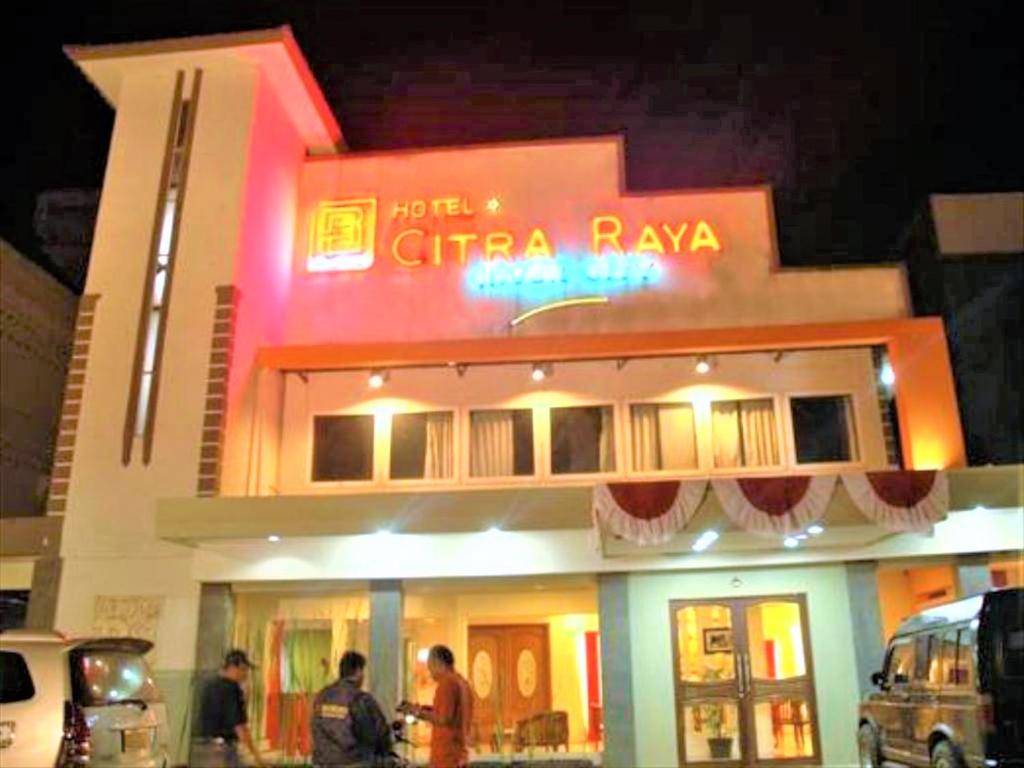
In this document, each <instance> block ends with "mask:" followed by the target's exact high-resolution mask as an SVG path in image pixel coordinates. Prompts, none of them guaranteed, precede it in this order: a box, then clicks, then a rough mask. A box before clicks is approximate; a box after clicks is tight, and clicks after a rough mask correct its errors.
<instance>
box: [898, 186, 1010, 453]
mask: <svg viewBox="0 0 1024 768" xmlns="http://www.w3.org/2000/svg"><path fill="white" fill-rule="evenodd" d="M904 254H905V257H906V260H907V267H908V271H909V276H910V287H911V293H912V297H913V302H914V312H915V313H916V314H918V315H941V316H942V318H943V320H945V323H946V333H947V336H948V338H949V351H950V356H951V358H952V363H953V374H954V376H955V378H956V386H957V399H958V401H959V403H960V418H961V420H962V421H963V427H964V439H965V440H966V443H967V456H968V460H969V461H970V463H971V464H972V465H981V464H1014V463H1020V462H1022V461H1024V420H1022V418H1021V410H1022V408H1021V404H1022V402H1024V391H1022V379H1024V338H1022V334H1024V321H1022V313H1021V306H1022V299H1024V193H1020V192H1015V193H1005V194H984V195H981V194H978V195H932V196H931V198H930V200H929V203H928V205H927V206H926V207H924V208H922V210H921V211H920V212H919V213H918V215H917V216H916V218H915V219H914V221H913V222H912V224H911V226H910V229H909V232H908V236H907V239H906V242H905V246H904Z"/></svg>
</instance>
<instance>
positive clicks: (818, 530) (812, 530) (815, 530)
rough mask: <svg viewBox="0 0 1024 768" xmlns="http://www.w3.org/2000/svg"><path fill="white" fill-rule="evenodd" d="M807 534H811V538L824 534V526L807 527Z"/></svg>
mask: <svg viewBox="0 0 1024 768" xmlns="http://www.w3.org/2000/svg"><path fill="white" fill-rule="evenodd" d="M807 532H808V533H809V534H811V536H821V534H823V533H824V532H825V526H823V525H818V524H817V523H815V524H814V525H808V526H807Z"/></svg>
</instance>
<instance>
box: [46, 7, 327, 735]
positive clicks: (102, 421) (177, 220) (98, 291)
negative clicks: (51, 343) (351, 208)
mask: <svg viewBox="0 0 1024 768" xmlns="http://www.w3.org/2000/svg"><path fill="white" fill-rule="evenodd" d="M66 52H67V55H68V56H69V57H70V58H71V59H72V60H73V61H74V62H75V64H77V66H78V67H79V68H80V69H81V70H82V72H83V73H84V74H85V75H86V76H87V77H88V78H89V79H90V80H91V81H92V83H93V84H94V85H95V86H96V87H97V89H98V90H99V91H100V92H101V93H102V95H103V96H104V98H105V99H106V100H107V101H108V102H109V103H110V104H111V105H112V106H113V107H114V108H115V109H116V111H117V117H116V121H115V124H114V131H113V137H112V140H111V144H110V155H109V158H108V161H107V169H106V176H105V179H104V183H103V191H102V196H101V201H100V208H99V216H98V220H97V225H96V233H95V238H94V241H93V246H92V255H91V261H90V265H89V271H88V277H87V281H86V286H85V295H84V296H83V300H82V302H81V308H80V312H79V315H78V321H77V328H76V335H75V344H74V351H73V357H72V360H71V365H70V375H69V378H68V385H67V391H66V394H65V402H64V410H63V414H62V420H61V427H60V433H59V438H58V454H57V457H58V458H57V464H56V466H55V471H54V478H55V482H54V483H53V490H52V493H51V496H50V498H49V501H48V512H49V514H52V515H63V516H64V517H65V522H64V536H63V544H62V550H61V562H59V563H58V564H57V568H56V571H57V576H58V578H55V579H54V580H53V582H54V584H57V583H59V593H58V594H57V595H56V600H57V604H56V612H55V621H54V624H55V626H56V627H57V628H59V629H61V630H64V631H69V632H72V633H76V634H77V633H92V632H117V633H120V634H132V635H136V636H143V637H148V638H149V639H151V640H154V641H155V642H156V649H155V651H154V654H155V657H154V666H155V668H156V670H157V673H158V674H159V675H160V676H161V679H162V680H161V681H162V683H163V686H164V689H165V692H166V693H167V694H168V696H169V697H170V699H171V704H172V706H171V708H170V709H171V711H172V713H174V714H176V715H177V716H178V717H182V716H184V712H185V707H184V706H173V704H175V701H174V699H175V698H177V699H178V700H179V702H180V703H181V704H184V701H183V700H182V697H184V696H186V695H187V690H188V688H187V682H188V679H189V673H190V672H191V670H192V667H193V660H194V659H193V657H194V646H189V645H183V644H181V643H180V642H178V643H175V642H173V641H172V639H171V638H172V637H175V636H176V637H180V636H181V632H182V628H183V627H188V628H189V629H190V631H189V636H194V628H195V624H196V621H197V617H198V616H199V610H198V602H199V593H200V584H199V583H198V581H197V580H196V579H194V578H193V575H192V552H193V551H192V550H191V549H189V548H187V547H183V546H179V545H174V544H169V543H165V542H162V541H159V540H158V539H157V538H156V536H155V533H154V531H155V527H154V516H155V512H156V503H157V500H158V499H161V498H171V497H182V496H196V495H216V494H221V493H232V492H238V491H240V490H242V488H241V486H240V483H239V480H238V479H237V478H238V477H239V468H240V467H242V466H243V465H244V463H245V461H246V458H247V457H246V450H247V443H246V441H245V440H244V439H242V437H241V436H244V435H245V434H247V429H246V426H245V425H246V424H247V422H248V420H250V419H251V418H252V415H251V411H252V407H253V406H252V403H253V400H254V390H255V383H254V378H255V377H254V375H253V361H254V357H255V353H256V350H257V348H258V347H259V346H260V345H262V344H266V343H271V342H273V341H274V339H275V338H276V337H277V336H278V335H279V334H280V333H281V330H282V329H281V325H282V324H283V320H282V318H283V316H284V314H285V312H284V309H285V308H284V302H285V298H286V296H287V288H288V282H289V279H290V278H289V275H290V271H291V258H292V242H293V229H294V217H295V195H296V189H297V186H298V181H299V173H300V169H301V165H302V162H303V160H304V159H305V158H306V156H307V155H308V154H310V153H330V152H335V151H337V150H338V149H339V148H340V146H341V132H340V129H339V127H338V124H337V122H336V121H335V120H334V118H333V116H332V115H331V112H330V110H329V109H328V107H327V105H326V102H325V101H324V99H323V96H322V94H321V93H320V91H319V89H318V87H317V86H316V84H315V81H314V80H313V77H312V75H311V73H310V71H309V68H308V66H307V64H306V62H305V60H304V59H303V56H302V54H301V52H300V51H299V49H298V46H297V45H296V43H295V40H294V38H293V37H292V35H291V32H290V30H289V29H288V28H286V27H285V28H279V29H273V30H267V31H259V32H250V33H241V34H231V35H222V36H214V37H203V38H191V39H184V40H181V39H179V40H169V41H158V42H152V43H140V44H127V45H111V46H84V47H69V48H67V49H66ZM231 435H239V436H240V437H239V439H238V440H237V441H233V440H232V439H231ZM172 628H173V629H176V631H177V633H176V634H173V635H172V633H171V629H172Z"/></svg>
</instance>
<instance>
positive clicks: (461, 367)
mask: <svg viewBox="0 0 1024 768" xmlns="http://www.w3.org/2000/svg"><path fill="white" fill-rule="evenodd" d="M468 370H469V366H468V365H466V364H465V363H458V364H457V365H456V366H455V373H457V374H458V375H459V378H460V379H461V378H462V377H463V376H465V375H466V371H468Z"/></svg>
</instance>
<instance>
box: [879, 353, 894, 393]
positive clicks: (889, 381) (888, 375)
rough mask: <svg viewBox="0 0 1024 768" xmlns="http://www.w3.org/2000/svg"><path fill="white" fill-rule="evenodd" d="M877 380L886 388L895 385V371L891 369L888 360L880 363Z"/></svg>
mask: <svg viewBox="0 0 1024 768" xmlns="http://www.w3.org/2000/svg"><path fill="white" fill-rule="evenodd" d="M878 380H879V381H881V382H882V384H884V385H885V386H887V387H891V386H892V385H893V384H895V383H896V371H894V370H893V369H892V365H891V364H890V363H889V361H888V360H886V361H885V362H884V363H882V367H881V368H880V369H879V371H878Z"/></svg>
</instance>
